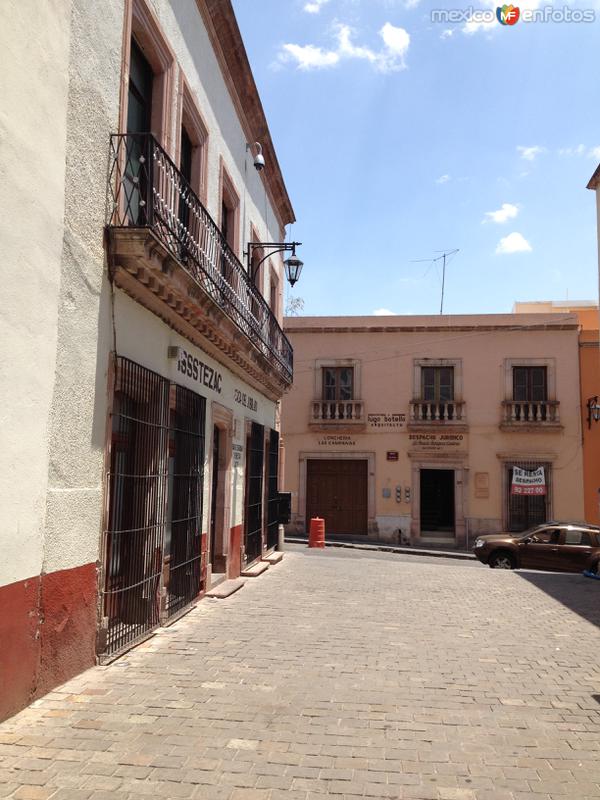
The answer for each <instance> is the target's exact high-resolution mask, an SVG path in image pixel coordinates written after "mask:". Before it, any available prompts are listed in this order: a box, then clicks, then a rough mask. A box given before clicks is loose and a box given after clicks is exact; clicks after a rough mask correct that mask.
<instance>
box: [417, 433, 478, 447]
mask: <svg viewBox="0 0 600 800" xmlns="http://www.w3.org/2000/svg"><path fill="white" fill-rule="evenodd" d="M464 438H465V437H464V434H462V433H411V434H409V436H408V439H409V441H410V443H411V444H412V445H415V446H416V447H420V448H422V449H425V450H446V449H451V448H452V447H459V446H460V445H461V444H462V443H463V440H464Z"/></svg>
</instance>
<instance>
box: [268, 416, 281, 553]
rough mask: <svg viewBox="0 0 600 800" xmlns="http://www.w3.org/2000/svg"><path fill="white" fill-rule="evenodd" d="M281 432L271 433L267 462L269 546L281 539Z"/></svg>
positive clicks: (274, 545) (275, 544) (274, 544)
mask: <svg viewBox="0 0 600 800" xmlns="http://www.w3.org/2000/svg"><path fill="white" fill-rule="evenodd" d="M278 473H279V433H278V432H277V431H274V430H273V429H271V431H270V433H269V461H268V464H267V492H268V494H267V498H268V499H267V548H269V549H270V548H271V547H276V546H277V542H278V540H279V493H278V485H277V484H278V481H277V478H278Z"/></svg>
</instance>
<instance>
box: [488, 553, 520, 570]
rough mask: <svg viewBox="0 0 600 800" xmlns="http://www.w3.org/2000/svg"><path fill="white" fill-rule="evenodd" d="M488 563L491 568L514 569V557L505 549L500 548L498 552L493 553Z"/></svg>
mask: <svg viewBox="0 0 600 800" xmlns="http://www.w3.org/2000/svg"><path fill="white" fill-rule="evenodd" d="M488 563H489V565H490V567H491V568H492V569H514V568H515V559H514V556H512V555H511V554H510V553H507V552H506V551H505V550H500V551H499V552H498V553H493V554H492V556H491V557H490V560H489V562H488Z"/></svg>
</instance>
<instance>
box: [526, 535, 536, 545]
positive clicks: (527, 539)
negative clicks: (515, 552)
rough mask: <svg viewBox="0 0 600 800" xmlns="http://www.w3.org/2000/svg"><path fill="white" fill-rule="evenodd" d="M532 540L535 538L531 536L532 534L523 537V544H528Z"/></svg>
mask: <svg viewBox="0 0 600 800" xmlns="http://www.w3.org/2000/svg"><path fill="white" fill-rule="evenodd" d="M534 541H535V539H534V538H533V536H528V537H527V538H526V539H523V544H530V543H531V542H534Z"/></svg>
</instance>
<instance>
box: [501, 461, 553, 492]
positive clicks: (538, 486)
mask: <svg viewBox="0 0 600 800" xmlns="http://www.w3.org/2000/svg"><path fill="white" fill-rule="evenodd" d="M510 493H511V494H529V495H532V494H533V495H536V494H538V495H543V494H546V475H545V473H544V468H543V467H538V468H537V469H534V470H531V471H529V470H526V469H521V468H520V467H513V474H512V485H511V489H510Z"/></svg>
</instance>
